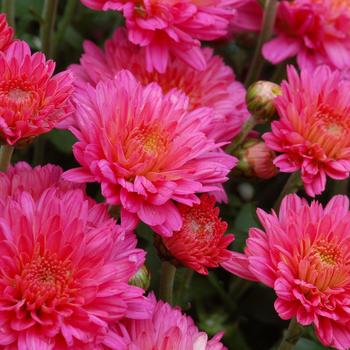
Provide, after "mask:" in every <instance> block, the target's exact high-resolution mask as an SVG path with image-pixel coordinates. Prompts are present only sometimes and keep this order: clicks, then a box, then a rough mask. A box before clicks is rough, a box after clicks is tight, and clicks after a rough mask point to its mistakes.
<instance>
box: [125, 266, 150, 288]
mask: <svg viewBox="0 0 350 350" xmlns="http://www.w3.org/2000/svg"><path fill="white" fill-rule="evenodd" d="M129 284H131V285H133V286H136V287H140V288H142V289H144V290H148V289H149V287H150V285H151V273H150V272H149V271H148V269H147V267H146V266H145V265H143V266H141V267H140V268H139V270H138V271H137V272H136V273H135V275H134V276H132V277H131V278H130V281H129Z"/></svg>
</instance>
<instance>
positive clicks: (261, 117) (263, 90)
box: [246, 80, 281, 124]
mask: <svg viewBox="0 0 350 350" xmlns="http://www.w3.org/2000/svg"><path fill="white" fill-rule="evenodd" d="M279 95H281V87H280V86H279V85H277V84H275V83H272V82H270V81H263V80H261V81H257V82H256V83H254V84H252V85H250V86H249V88H248V91H247V95H246V102H247V106H248V110H249V112H250V113H251V114H252V116H253V117H254V119H255V122H256V123H257V124H264V123H266V122H268V121H270V120H271V119H272V118H273V117H274V115H275V113H276V108H275V103H274V100H275V98H276V97H277V96H279Z"/></svg>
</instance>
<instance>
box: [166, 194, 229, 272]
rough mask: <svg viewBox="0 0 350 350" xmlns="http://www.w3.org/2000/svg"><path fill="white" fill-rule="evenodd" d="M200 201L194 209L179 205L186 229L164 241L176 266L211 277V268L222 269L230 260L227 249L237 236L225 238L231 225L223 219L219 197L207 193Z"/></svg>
mask: <svg viewBox="0 0 350 350" xmlns="http://www.w3.org/2000/svg"><path fill="white" fill-rule="evenodd" d="M200 200H201V202H200V203H199V204H194V205H193V206H192V207H189V206H186V205H182V204H179V205H178V208H179V211H180V214H181V217H182V220H183V224H182V227H181V229H180V230H179V231H177V232H174V234H173V235H172V236H171V237H163V238H162V242H163V244H164V246H165V248H166V250H167V252H168V253H169V254H170V255H171V258H172V259H175V260H176V263H178V264H181V265H184V266H187V267H189V268H191V269H193V270H195V271H197V272H198V273H201V274H204V275H207V274H208V268H214V267H218V266H219V265H220V264H221V263H222V262H224V261H225V260H227V259H229V258H230V256H231V255H230V252H229V251H228V250H227V247H228V246H229V244H230V243H231V242H232V241H233V240H234V236H233V235H232V234H228V235H224V234H225V233H226V230H227V223H226V222H225V221H221V219H220V218H219V208H217V207H215V198H214V197H213V196H208V195H207V194H203V195H202V196H201V198H200Z"/></svg>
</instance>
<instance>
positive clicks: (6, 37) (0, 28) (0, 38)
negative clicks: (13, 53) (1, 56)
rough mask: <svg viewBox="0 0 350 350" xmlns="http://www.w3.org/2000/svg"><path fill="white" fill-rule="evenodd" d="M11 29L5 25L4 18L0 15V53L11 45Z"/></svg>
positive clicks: (3, 15)
mask: <svg viewBox="0 0 350 350" xmlns="http://www.w3.org/2000/svg"><path fill="white" fill-rule="evenodd" d="M12 40H13V29H12V28H11V27H10V26H9V25H8V24H7V22H6V16H5V14H3V13H0V51H4V50H6V49H7V48H8V46H9V45H10V44H11V43H12Z"/></svg>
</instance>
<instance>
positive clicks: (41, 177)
mask: <svg viewBox="0 0 350 350" xmlns="http://www.w3.org/2000/svg"><path fill="white" fill-rule="evenodd" d="M62 173H63V171H62V169H61V168H60V167H59V166H57V165H52V164H47V165H45V166H36V167H35V168H32V167H31V166H30V165H29V164H28V163H25V162H19V163H17V164H16V165H15V166H10V168H9V169H8V170H7V171H6V173H4V172H0V188H1V191H0V203H1V202H2V203H3V204H4V203H5V202H6V201H7V200H8V198H9V197H16V196H17V195H21V194H22V192H23V191H25V192H29V193H30V194H31V196H32V197H33V198H34V199H37V198H40V196H41V195H42V194H43V192H44V191H45V190H47V189H48V188H49V187H55V188H57V189H58V190H60V191H63V192H66V191H67V190H70V189H76V188H81V189H84V185H83V184H74V183H72V182H69V181H65V180H63V179H62V178H61V175H62Z"/></svg>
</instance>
